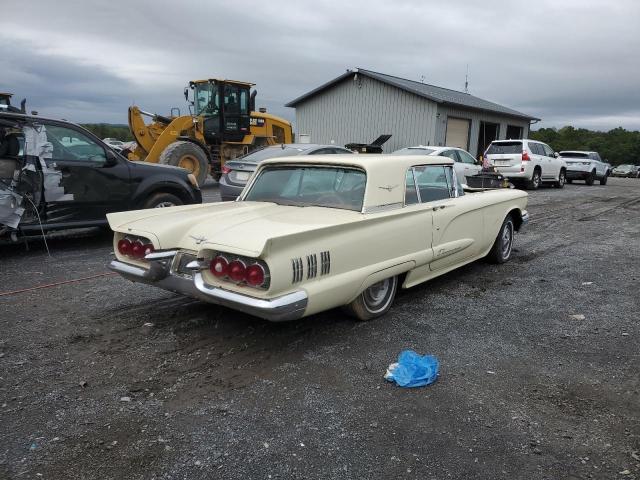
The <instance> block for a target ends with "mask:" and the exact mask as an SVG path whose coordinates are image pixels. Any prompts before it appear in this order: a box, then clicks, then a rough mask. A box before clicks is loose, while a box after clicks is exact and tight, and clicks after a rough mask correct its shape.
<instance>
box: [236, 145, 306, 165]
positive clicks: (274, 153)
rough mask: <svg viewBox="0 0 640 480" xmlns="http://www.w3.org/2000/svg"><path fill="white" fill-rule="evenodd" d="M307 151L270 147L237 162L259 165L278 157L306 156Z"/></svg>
mask: <svg viewBox="0 0 640 480" xmlns="http://www.w3.org/2000/svg"><path fill="white" fill-rule="evenodd" d="M304 152H305V150H304V149H303V148H291V147H285V148H282V147H280V146H278V147H268V148H263V149H262V150H257V151H255V152H251V153H250V154H248V155H245V156H244V157H240V158H238V159H237V160H242V161H243V162H254V163H259V162H261V161H263V160H267V159H269V158H278V157H293V156H295V155H304Z"/></svg>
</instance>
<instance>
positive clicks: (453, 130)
mask: <svg viewBox="0 0 640 480" xmlns="http://www.w3.org/2000/svg"><path fill="white" fill-rule="evenodd" d="M470 124H471V122H470V121H469V120H465V119H463V118H447V138H446V140H445V145H446V146H447V147H458V148H462V149H464V150H468V149H469V126H470Z"/></svg>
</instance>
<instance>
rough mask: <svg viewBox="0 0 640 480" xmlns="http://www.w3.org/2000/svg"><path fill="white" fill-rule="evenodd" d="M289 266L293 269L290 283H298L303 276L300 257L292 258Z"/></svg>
mask: <svg viewBox="0 0 640 480" xmlns="http://www.w3.org/2000/svg"><path fill="white" fill-rule="evenodd" d="M291 268H292V269H293V279H292V280H291V283H298V282H301V281H302V276H303V272H302V270H303V268H302V258H300V257H298V258H292V259H291Z"/></svg>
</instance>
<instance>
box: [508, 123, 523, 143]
mask: <svg viewBox="0 0 640 480" xmlns="http://www.w3.org/2000/svg"><path fill="white" fill-rule="evenodd" d="M523 130H524V129H523V128H522V127H519V126H517V125H507V140H518V139H521V138H522V132H523Z"/></svg>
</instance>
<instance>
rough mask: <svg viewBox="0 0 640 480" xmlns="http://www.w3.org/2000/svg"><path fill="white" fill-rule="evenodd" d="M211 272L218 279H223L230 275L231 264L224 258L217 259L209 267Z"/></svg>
mask: <svg viewBox="0 0 640 480" xmlns="http://www.w3.org/2000/svg"><path fill="white" fill-rule="evenodd" d="M209 270H211V273H213V274H214V275H215V276H216V277H218V278H222V277H224V276H226V275H227V274H228V273H229V262H227V259H226V258H224V257H216V258H214V259H213V260H211V264H210V265H209Z"/></svg>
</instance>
